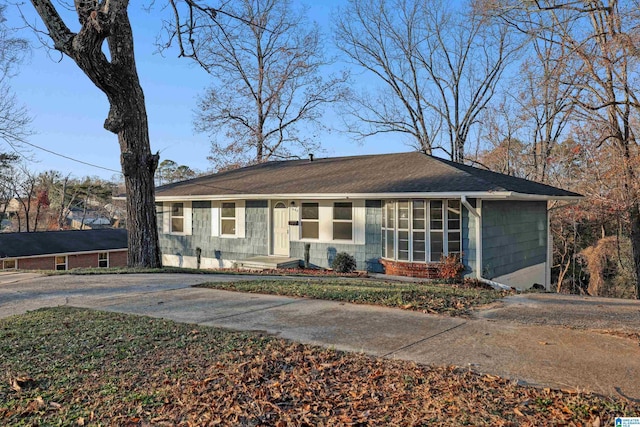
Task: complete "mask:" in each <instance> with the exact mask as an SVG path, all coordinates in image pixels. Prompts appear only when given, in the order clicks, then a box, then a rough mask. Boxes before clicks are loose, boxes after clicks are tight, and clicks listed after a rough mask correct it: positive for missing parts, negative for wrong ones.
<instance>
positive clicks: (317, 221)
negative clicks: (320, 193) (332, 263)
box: [299, 200, 333, 243]
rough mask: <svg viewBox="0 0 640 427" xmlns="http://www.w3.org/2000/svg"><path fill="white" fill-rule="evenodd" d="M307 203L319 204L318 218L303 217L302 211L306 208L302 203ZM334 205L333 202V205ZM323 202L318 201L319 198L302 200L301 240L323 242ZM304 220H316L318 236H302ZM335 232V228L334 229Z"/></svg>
mask: <svg viewBox="0 0 640 427" xmlns="http://www.w3.org/2000/svg"><path fill="white" fill-rule="evenodd" d="M307 204H316V205H318V219H305V218H302V212H303V211H304V208H303V206H302V205H307ZM331 206H332V207H333V204H332V205H331ZM321 209H322V204H321V203H320V202H319V201H317V200H305V201H302V202H300V239H299V241H300V242H316V243H318V242H322V239H321V236H322V211H321ZM303 222H315V223H317V224H318V237H303V236H302V223H303ZM332 233H333V230H332Z"/></svg>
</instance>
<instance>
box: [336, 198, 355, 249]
mask: <svg viewBox="0 0 640 427" xmlns="http://www.w3.org/2000/svg"><path fill="white" fill-rule="evenodd" d="M352 207H353V205H352V204H351V202H336V203H334V204H333V240H352V239H353V209H352Z"/></svg>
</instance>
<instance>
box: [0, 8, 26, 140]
mask: <svg viewBox="0 0 640 427" xmlns="http://www.w3.org/2000/svg"><path fill="white" fill-rule="evenodd" d="M5 10H6V6H5V5H3V4H0V93H2V96H0V139H2V140H4V141H5V142H6V143H7V144H10V145H13V146H14V147H15V144H18V145H19V143H20V141H21V140H22V139H23V138H24V137H26V136H27V135H29V129H28V126H29V123H30V122H31V118H30V117H29V115H28V113H27V110H26V109H25V108H24V107H23V106H21V105H20V104H19V103H18V101H17V100H16V97H15V95H13V93H12V92H11V90H10V88H9V84H8V80H9V79H10V78H11V77H12V76H13V75H14V73H15V71H16V69H15V67H16V66H17V65H18V64H19V63H20V61H21V60H22V59H23V57H24V55H25V52H27V50H28V48H29V45H28V43H27V41H26V40H23V39H20V38H16V37H14V36H13V34H12V32H11V30H10V29H9V28H7V27H6V25H5V18H4V13H5Z"/></svg>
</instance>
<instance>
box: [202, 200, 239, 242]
mask: <svg viewBox="0 0 640 427" xmlns="http://www.w3.org/2000/svg"><path fill="white" fill-rule="evenodd" d="M223 203H235V209H236V216H235V220H236V234H222V219H223V218H222V204H223ZM225 219H230V217H229V218H225ZM211 236H213V237H220V238H221V239H244V238H245V237H246V201H245V200H214V201H212V202H211Z"/></svg>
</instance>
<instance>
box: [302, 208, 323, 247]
mask: <svg viewBox="0 0 640 427" xmlns="http://www.w3.org/2000/svg"><path fill="white" fill-rule="evenodd" d="M319 212H320V209H319V208H318V204H317V203H302V210H301V215H300V223H301V225H302V238H303V239H317V238H318V237H319V236H320V215H319Z"/></svg>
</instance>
